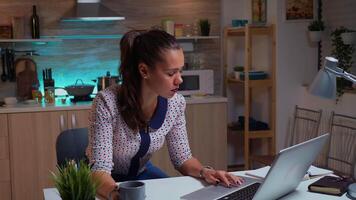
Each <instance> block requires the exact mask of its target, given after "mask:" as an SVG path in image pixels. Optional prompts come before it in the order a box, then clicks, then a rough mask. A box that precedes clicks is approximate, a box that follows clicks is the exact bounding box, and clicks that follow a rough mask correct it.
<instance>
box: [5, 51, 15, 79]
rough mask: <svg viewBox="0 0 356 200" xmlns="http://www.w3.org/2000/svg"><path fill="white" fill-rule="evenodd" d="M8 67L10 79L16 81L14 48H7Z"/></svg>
mask: <svg viewBox="0 0 356 200" xmlns="http://www.w3.org/2000/svg"><path fill="white" fill-rule="evenodd" d="M5 53H6V55H5V57H6V67H7V78H8V80H9V81H11V82H14V81H16V75H15V54H14V50H12V49H6V51H5Z"/></svg>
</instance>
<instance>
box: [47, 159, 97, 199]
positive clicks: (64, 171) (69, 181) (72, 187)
mask: <svg viewBox="0 0 356 200" xmlns="http://www.w3.org/2000/svg"><path fill="white" fill-rule="evenodd" d="M57 169H58V172H57V173H53V172H51V173H52V177H53V180H54V184H55V186H56V188H57V189H58V192H59V194H60V196H61V198H62V199H63V200H95V195H96V189H97V188H98V186H99V182H98V181H97V180H94V179H93V178H92V176H91V170H90V166H89V165H88V164H87V163H86V162H85V161H84V160H81V161H80V162H79V163H76V162H75V161H73V160H72V161H68V162H67V164H66V165H64V166H57Z"/></svg>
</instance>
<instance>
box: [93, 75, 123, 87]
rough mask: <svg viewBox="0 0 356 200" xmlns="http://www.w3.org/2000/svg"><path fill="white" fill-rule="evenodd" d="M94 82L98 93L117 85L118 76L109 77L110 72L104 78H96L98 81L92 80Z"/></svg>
mask: <svg viewBox="0 0 356 200" xmlns="http://www.w3.org/2000/svg"><path fill="white" fill-rule="evenodd" d="M93 81H94V82H97V88H98V91H101V90H104V89H105V88H107V87H109V86H111V85H113V84H117V83H118V82H119V81H120V77H119V76H111V75H110V72H109V71H108V72H106V76H100V77H98V80H93Z"/></svg>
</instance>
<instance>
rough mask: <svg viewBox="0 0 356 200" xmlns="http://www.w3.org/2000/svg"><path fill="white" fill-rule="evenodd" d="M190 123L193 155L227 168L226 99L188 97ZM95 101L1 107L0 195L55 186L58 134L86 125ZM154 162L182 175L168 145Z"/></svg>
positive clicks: (38, 192)
mask: <svg viewBox="0 0 356 200" xmlns="http://www.w3.org/2000/svg"><path fill="white" fill-rule="evenodd" d="M186 101H187V108H186V122H187V130H188V137H189V143H190V147H191V149H192V152H193V155H194V156H195V157H197V158H198V159H199V160H200V161H201V162H202V163H203V164H204V165H211V166H213V167H214V168H219V169H225V170H226V168H227V139H226V132H227V131H226V124H227V110H226V109H227V99H226V98H224V97H216V96H207V97H193V98H186ZM90 108H91V102H86V103H76V104H72V103H69V102H68V103H66V104H62V103H61V102H60V101H58V102H56V103H55V104H54V105H45V104H41V105H20V104H19V105H16V106H13V107H0V169H1V170H0V196H2V197H5V198H4V199H5V200H8V199H13V200H15V199H16V200H17V199H28V200H32V199H34V200H35V199H36V200H37V199H43V192H42V189H43V188H48V187H53V183H52V180H51V177H50V171H54V170H55V166H56V162H57V160H56V151H55V144H56V138H57V136H58V135H59V134H60V132H61V131H64V130H66V129H71V128H81V127H88V124H89V122H88V118H89V115H90ZM152 162H153V163H155V164H156V165H158V166H159V167H160V168H162V169H163V170H164V171H166V172H167V173H168V174H169V175H170V176H176V175H179V174H178V173H177V172H176V171H175V170H174V168H173V166H172V164H171V163H170V159H169V156H168V151H167V147H166V145H164V147H163V148H162V149H161V150H159V151H158V152H157V153H155V154H154V155H153V158H152Z"/></svg>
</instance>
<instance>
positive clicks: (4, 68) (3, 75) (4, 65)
mask: <svg viewBox="0 0 356 200" xmlns="http://www.w3.org/2000/svg"><path fill="white" fill-rule="evenodd" d="M1 65H2V74H1V80H2V81H3V82H5V81H6V79H7V77H6V62H5V51H4V49H1Z"/></svg>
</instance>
